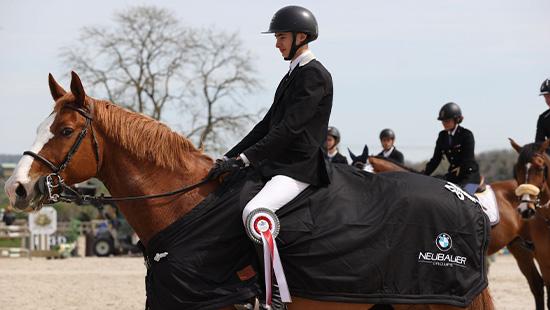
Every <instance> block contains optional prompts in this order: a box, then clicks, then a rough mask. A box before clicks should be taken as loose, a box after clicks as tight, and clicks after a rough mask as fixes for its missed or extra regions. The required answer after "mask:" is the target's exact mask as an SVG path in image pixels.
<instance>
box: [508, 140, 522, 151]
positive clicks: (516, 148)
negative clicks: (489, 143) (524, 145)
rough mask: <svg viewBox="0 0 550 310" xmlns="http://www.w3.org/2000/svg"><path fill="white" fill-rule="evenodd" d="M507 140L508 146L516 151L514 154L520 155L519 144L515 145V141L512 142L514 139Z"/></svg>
mask: <svg viewBox="0 0 550 310" xmlns="http://www.w3.org/2000/svg"><path fill="white" fill-rule="evenodd" d="M508 140H510V144H511V145H512V147H513V148H514V150H516V152H518V153H520V152H521V146H520V145H519V144H517V143H516V141H514V139H512V138H508Z"/></svg>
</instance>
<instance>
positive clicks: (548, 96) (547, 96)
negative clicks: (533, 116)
mask: <svg viewBox="0 0 550 310" xmlns="http://www.w3.org/2000/svg"><path fill="white" fill-rule="evenodd" d="M543 96H544V101H546V104H547V105H548V107H550V94H544V95H543Z"/></svg>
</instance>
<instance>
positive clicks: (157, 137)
mask: <svg viewBox="0 0 550 310" xmlns="http://www.w3.org/2000/svg"><path fill="white" fill-rule="evenodd" d="M87 100H90V102H91V103H92V104H93V114H94V124H95V125H97V126H99V127H100V128H101V129H102V131H103V132H104V134H105V135H107V136H108V137H110V138H112V139H114V141H116V142H117V143H118V144H119V145H120V146H121V147H122V148H123V149H124V150H126V151H128V152H129V153H131V154H132V155H134V156H136V158H137V159H140V160H147V161H150V162H153V163H154V164H155V165H157V166H160V167H163V168H167V169H170V170H172V171H174V170H177V169H181V168H182V167H183V168H184V169H185V170H189V168H190V167H191V162H190V160H191V159H192V158H196V156H199V157H203V158H205V159H208V160H211V158H210V157H208V156H207V155H205V154H203V153H202V151H201V150H199V149H197V148H196V147H195V146H194V145H193V143H191V141H189V140H188V139H186V138H185V137H183V136H182V135H180V134H178V133H177V132H175V131H173V130H172V129H170V128H169V127H168V126H166V125H165V124H163V123H161V122H159V121H157V120H155V119H152V118H150V117H148V116H145V115H143V114H139V113H134V112H131V111H129V110H127V109H124V108H122V107H119V106H117V105H115V104H113V103H111V102H109V101H103V100H95V99H91V98H87ZM64 101H65V100H60V101H59V102H58V105H57V106H56V110H59V109H61V107H62V106H63V104H64Z"/></svg>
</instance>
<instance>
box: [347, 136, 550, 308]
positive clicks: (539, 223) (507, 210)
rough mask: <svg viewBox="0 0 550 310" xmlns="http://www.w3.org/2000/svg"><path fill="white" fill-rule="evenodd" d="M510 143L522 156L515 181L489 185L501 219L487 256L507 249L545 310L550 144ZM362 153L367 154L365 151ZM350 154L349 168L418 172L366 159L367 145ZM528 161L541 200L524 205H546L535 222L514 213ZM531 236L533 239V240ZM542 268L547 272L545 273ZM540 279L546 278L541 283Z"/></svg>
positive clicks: (549, 257)
mask: <svg viewBox="0 0 550 310" xmlns="http://www.w3.org/2000/svg"><path fill="white" fill-rule="evenodd" d="M510 142H511V144H512V147H513V148H514V149H515V150H516V151H518V153H520V154H522V153H523V154H524V155H520V158H519V159H518V161H519V162H518V164H516V166H515V167H514V169H515V172H514V175H515V176H516V179H515V180H505V181H496V182H493V183H491V184H490V186H491V188H492V189H493V191H494V193H495V197H496V199H497V205H498V211H499V217H500V220H499V223H498V224H497V225H495V226H493V227H492V228H491V237H490V243H489V249H488V254H489V255H491V254H494V253H496V252H497V251H498V250H500V249H502V248H504V247H505V246H507V247H508V250H509V251H510V253H512V255H513V256H514V258H515V259H516V262H517V264H518V267H519V269H520V271H521V272H522V273H523V275H524V276H525V278H526V279H527V282H528V284H529V288H530V290H531V292H532V293H533V296H534V298H535V305H536V309H537V310H544V285H546V287H547V288H548V286H549V284H550V282H549V279H550V268H549V267H550V220H549V218H550V211H549V209H548V205H549V204H550V201H549V196H550V195H549V192H548V182H549V181H550V179H549V178H548V177H547V176H546V175H543V174H546V173H548V172H547V171H548V168H546V167H548V166H550V165H549V162H548V160H549V159H548V156H547V155H544V156H542V155H541V154H543V153H544V150H546V148H548V146H549V145H550V140H548V141H547V142H545V143H544V144H538V145H534V144H531V145H526V146H525V147H524V148H523V150H522V148H521V147H520V146H518V145H517V143H515V142H514V141H513V140H511V141H510ZM365 150H366V151H367V152H365ZM535 154H538V155H535ZM350 155H351V158H352V165H354V166H356V167H359V168H361V169H363V168H365V167H368V168H369V169H370V170H372V171H373V172H374V173H383V172H387V171H408V172H412V173H420V172H419V171H417V170H415V169H413V168H410V167H407V166H404V165H401V164H398V163H396V162H394V161H391V160H388V159H385V158H381V157H376V156H369V155H368V147H366V146H365V149H364V151H363V153H362V154H360V155H358V156H356V155H355V154H353V153H351V152H350ZM533 158H534V159H533ZM533 161H534V162H533ZM528 162H531V163H532V164H531V165H530V166H529V169H531V170H532V171H531V172H530V173H528V174H527V175H529V178H530V179H529V183H530V184H534V185H533V186H535V187H538V188H540V189H541V190H540V194H539V195H540V197H533V198H532V199H528V201H525V202H524V203H525V204H526V205H527V207H528V208H529V209H530V210H535V208H536V202H537V199H538V201H541V200H542V201H544V202H545V203H543V204H540V203H539V206H541V205H542V206H544V207H543V208H537V212H536V213H534V214H535V215H536V216H535V219H533V220H529V221H526V220H524V219H522V217H521V216H520V214H519V212H518V210H517V207H518V205H519V204H520V203H521V201H520V199H519V198H518V195H517V191H516V189H517V188H518V184H524V183H527V182H526V181H525V176H526V171H525V169H526V168H527V166H526V163H528ZM543 172H544V173H543ZM524 188H527V189H531V190H528V192H529V193H533V194H534V193H536V192H537V191H533V190H532V188H531V187H525V186H524ZM532 234H534V235H535V236H536V237H535V238H533V236H532ZM535 242H536V243H535ZM532 244H534V251H533V249H532V246H531V245H532ZM537 244H538V246H537ZM537 248H538V249H537ZM537 253H538V254H537ZM535 258H536V259H537V262H538V263H539V266H540V268H541V270H542V274H543V275H542V277H541V274H540V273H539V271H538V269H537V266H536V265H535V263H534V259H535ZM541 262H542V263H541ZM543 266H546V267H543ZM544 269H546V270H545V271H544ZM545 274H546V276H545ZM543 278H544V279H545V280H544V282H543ZM547 290H548V289H547ZM548 308H550V300H549V301H548Z"/></svg>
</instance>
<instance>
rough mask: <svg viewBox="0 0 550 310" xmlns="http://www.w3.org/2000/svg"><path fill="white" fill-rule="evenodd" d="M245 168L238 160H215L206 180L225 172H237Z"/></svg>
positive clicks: (242, 162)
mask: <svg viewBox="0 0 550 310" xmlns="http://www.w3.org/2000/svg"><path fill="white" fill-rule="evenodd" d="M244 166H245V164H244V161H243V160H242V159H240V158H221V159H216V162H215V163H214V166H212V168H211V169H210V171H209V172H208V175H207V176H206V178H207V179H215V178H218V177H219V176H220V175H222V174H224V173H226V172H233V171H237V170H239V169H241V168H243V167H244Z"/></svg>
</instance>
